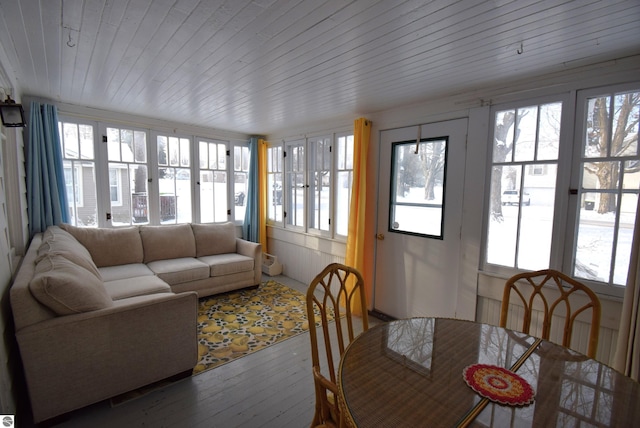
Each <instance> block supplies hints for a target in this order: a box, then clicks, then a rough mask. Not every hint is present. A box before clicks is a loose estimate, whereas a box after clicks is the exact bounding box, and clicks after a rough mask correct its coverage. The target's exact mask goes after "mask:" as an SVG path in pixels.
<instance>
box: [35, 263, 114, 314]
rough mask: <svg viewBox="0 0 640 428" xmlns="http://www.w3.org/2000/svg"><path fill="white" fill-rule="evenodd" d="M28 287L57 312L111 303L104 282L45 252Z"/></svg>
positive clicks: (63, 312)
mask: <svg viewBox="0 0 640 428" xmlns="http://www.w3.org/2000/svg"><path fill="white" fill-rule="evenodd" d="M29 290H30V291H31V293H32V294H33V296H34V297H35V298H36V299H37V300H38V301H39V302H40V303H41V304H43V305H44V306H46V307H48V308H49V309H51V310H52V311H53V312H54V313H55V314H56V315H71V314H76V313H80V312H89V311H95V310H98V309H104V308H108V307H110V306H113V300H111V297H109V295H108V294H107V291H106V289H105V288H104V283H103V282H102V281H101V280H99V279H98V278H96V276H95V275H94V274H93V273H91V272H89V271H88V270H86V269H85V268H83V267H81V266H80V265H77V264H75V263H73V262H71V261H69V260H67V259H66V258H65V257H63V256H61V255H59V254H48V255H46V256H45V257H43V258H42V260H40V261H39V262H38V264H37V265H36V270H35V275H34V277H33V279H31V282H30V283H29Z"/></svg>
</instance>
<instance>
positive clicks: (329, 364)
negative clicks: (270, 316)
mask: <svg viewBox="0 0 640 428" xmlns="http://www.w3.org/2000/svg"><path fill="white" fill-rule="evenodd" d="M307 317H308V320H309V333H310V335H309V336H310V337H311V361H312V369H313V379H314V385H315V391H316V405H315V414H314V417H313V422H312V424H311V426H312V427H318V426H327V427H334V426H335V427H337V426H339V425H340V409H339V407H338V398H337V397H338V386H337V382H336V377H337V371H336V366H337V364H338V363H339V360H340V357H341V356H342V354H343V353H344V351H345V349H346V348H347V346H348V345H349V344H350V343H351V342H352V341H353V339H355V338H356V337H357V335H358V334H359V333H361V332H362V331H365V330H367V329H368V328H369V323H368V319H367V304H366V298H365V290H364V280H363V279H362V275H361V274H360V272H358V271H357V270H356V269H354V268H352V267H349V266H345V265H343V264H339V263H332V264H330V265H328V266H327V267H325V268H324V270H323V271H322V272H320V273H319V274H318V275H317V276H316V277H315V278H314V279H313V280H312V281H311V283H310V285H309V289H308V290H307ZM314 320H315V322H317V323H319V324H320V326H319V328H316V327H315V326H314ZM320 331H321V332H322V335H321V336H320V337H319V332H320ZM321 348H324V352H322V349H321ZM323 369H324V371H323Z"/></svg>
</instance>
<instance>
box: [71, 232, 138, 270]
mask: <svg viewBox="0 0 640 428" xmlns="http://www.w3.org/2000/svg"><path fill="white" fill-rule="evenodd" d="M60 227H61V228H63V229H64V230H66V231H67V232H69V233H70V234H71V235H73V236H74V237H75V238H76V239H77V240H78V241H79V242H80V243H81V244H82V245H84V246H85V247H86V248H87V250H89V253H91V258H92V259H93V261H94V263H95V264H96V266H98V267H103V266H116V265H126V264H129V263H142V261H143V259H144V253H143V249H142V240H141V239H140V233H139V232H138V228H137V227H125V228H119V229H107V228H91V227H76V226H72V225H70V224H62V225H60Z"/></svg>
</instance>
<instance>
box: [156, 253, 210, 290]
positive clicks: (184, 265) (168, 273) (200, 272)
mask: <svg viewBox="0 0 640 428" xmlns="http://www.w3.org/2000/svg"><path fill="white" fill-rule="evenodd" d="M147 266H149V269H151V270H152V271H153V272H154V273H155V274H156V275H157V276H158V277H159V278H160V279H162V280H163V281H166V282H168V283H169V285H174V284H182V283H183V282H189V281H196V280H198V279H206V278H209V266H207V265H206V264H204V263H202V262H201V261H199V260H196V259H194V258H192V257H183V258H179V259H171V260H156V261H153V262H150V263H149V264H147Z"/></svg>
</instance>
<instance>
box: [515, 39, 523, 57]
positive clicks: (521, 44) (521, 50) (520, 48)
mask: <svg viewBox="0 0 640 428" xmlns="http://www.w3.org/2000/svg"><path fill="white" fill-rule="evenodd" d="M516 52H518V55H522V52H524V43H522V42H520V47H519V48H518V50H517V51H516Z"/></svg>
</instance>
